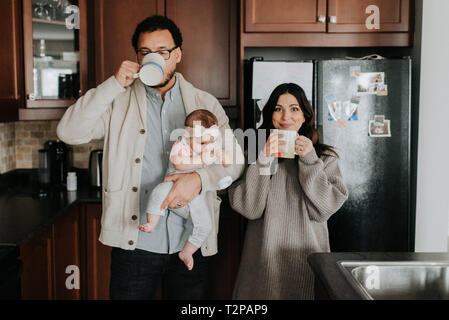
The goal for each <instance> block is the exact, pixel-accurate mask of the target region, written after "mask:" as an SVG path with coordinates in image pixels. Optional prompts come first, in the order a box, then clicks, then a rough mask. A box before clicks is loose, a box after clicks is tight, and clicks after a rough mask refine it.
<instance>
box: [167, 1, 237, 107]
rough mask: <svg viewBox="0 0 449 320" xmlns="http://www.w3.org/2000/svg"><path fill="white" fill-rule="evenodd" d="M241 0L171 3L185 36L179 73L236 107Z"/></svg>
mask: <svg viewBox="0 0 449 320" xmlns="http://www.w3.org/2000/svg"><path fill="white" fill-rule="evenodd" d="M237 4H238V3H237V0H226V1H223V0H195V1H191V0H167V17H168V18H170V19H172V20H173V21H174V22H175V23H176V24H177V26H178V27H179V29H180V30H181V33H182V36H183V40H184V41H183V57H182V61H181V63H180V64H179V66H178V71H179V72H181V73H182V74H183V75H184V76H185V78H186V79H187V80H188V81H190V82H192V83H193V85H194V86H196V87H197V88H199V89H201V90H204V91H207V92H209V93H211V94H212V95H214V96H215V97H216V98H217V99H218V100H219V101H220V103H222V104H223V105H235V104H236V91H237V84H236V78H237V77H236V75H237V23H238V11H237Z"/></svg>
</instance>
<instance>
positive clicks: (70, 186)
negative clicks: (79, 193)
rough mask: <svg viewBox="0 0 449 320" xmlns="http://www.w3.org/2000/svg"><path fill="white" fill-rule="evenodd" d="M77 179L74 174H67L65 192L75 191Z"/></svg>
mask: <svg viewBox="0 0 449 320" xmlns="http://www.w3.org/2000/svg"><path fill="white" fill-rule="evenodd" d="M76 189H77V179H76V172H69V173H68V174H67V191H76Z"/></svg>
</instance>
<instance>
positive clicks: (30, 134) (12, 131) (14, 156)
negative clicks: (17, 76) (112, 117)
mask: <svg viewBox="0 0 449 320" xmlns="http://www.w3.org/2000/svg"><path fill="white" fill-rule="evenodd" d="M57 125H58V121H20V122H15V123H0V160H1V163H0V173H5V172H8V171H11V170H14V169H31V168H38V167H39V159H38V150H39V149H42V148H43V146H44V143H45V142H46V141H48V140H56V139H57V136H56V126H57ZM102 148H103V141H102V140H97V141H92V142H91V143H89V144H85V145H80V146H72V149H73V160H74V161H73V164H74V166H75V167H77V168H88V166H89V155H90V151H92V150H94V149H102Z"/></svg>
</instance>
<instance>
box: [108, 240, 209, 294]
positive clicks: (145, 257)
mask: <svg viewBox="0 0 449 320" xmlns="http://www.w3.org/2000/svg"><path fill="white" fill-rule="evenodd" d="M193 259H194V265H193V270H191V271H189V270H187V267H186V266H185V265H184V263H183V262H182V261H181V260H180V259H179V257H178V254H177V253H175V254H158V253H152V252H148V251H144V250H139V249H136V250H134V251H130V250H123V249H120V248H112V252H111V283H110V288H109V293H110V297H111V299H112V300H142V299H145V300H148V299H154V297H155V294H156V290H157V288H158V286H159V284H160V280H161V279H162V278H163V283H164V290H163V292H164V295H165V296H164V297H163V298H164V299H172V300H198V299H205V298H206V297H205V292H206V289H207V279H208V269H209V268H208V265H209V258H207V257H203V256H202V254H201V250H198V251H197V252H195V254H194V255H193Z"/></svg>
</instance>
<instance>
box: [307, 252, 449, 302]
mask: <svg viewBox="0 0 449 320" xmlns="http://www.w3.org/2000/svg"><path fill="white" fill-rule="evenodd" d="M307 261H308V263H309V265H310V267H311V268H312V271H313V273H314V275H315V277H317V278H318V279H319V280H320V281H321V283H322V284H323V286H324V287H325V289H326V291H327V293H328V294H329V297H330V298H331V299H337V300H360V299H363V297H362V295H361V294H360V293H359V292H358V290H357V289H356V288H355V287H354V286H352V285H351V283H350V282H348V281H347V280H346V278H345V276H344V273H343V270H342V269H341V268H340V266H339V264H338V262H340V261H365V262H366V261H373V262H375V261H439V262H442V261H445V262H449V253H444V252H441V253H430V252H348V253H344V252H336V253H313V254H311V255H309V256H308V258H307Z"/></svg>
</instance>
